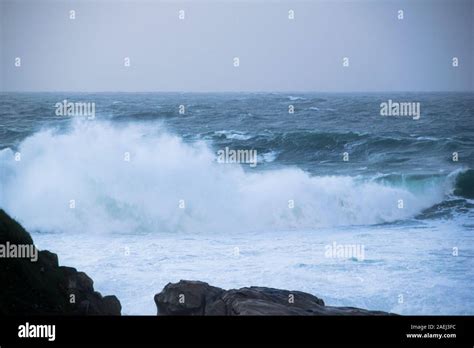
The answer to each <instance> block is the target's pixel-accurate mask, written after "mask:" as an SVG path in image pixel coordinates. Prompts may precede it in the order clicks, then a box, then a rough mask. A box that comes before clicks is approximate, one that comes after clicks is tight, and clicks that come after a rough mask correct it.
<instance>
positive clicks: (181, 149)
mask: <svg viewBox="0 0 474 348" xmlns="http://www.w3.org/2000/svg"><path fill="white" fill-rule="evenodd" d="M389 100H390V101H399V102H404V101H409V102H416V103H419V104H418V105H419V106H420V110H419V111H420V112H419V115H418V116H416V117H411V116H397V115H395V116H394V115H392V116H386V115H382V113H381V104H382V103H387V102H388V101H389ZM76 102H83V103H93V113H89V114H86V115H75V116H71V115H68V114H67V113H66V114H64V113H62V114H61V113H60V112H58V107H59V106H58V104H61V103H63V104H64V105H67V103H76ZM89 109H92V108H89ZM63 111H64V110H63ZM89 111H90V110H89ZM473 117H474V94H473V93H387V94H380V93H372V94H371V93H352V94H344V93H296V92H295V93H214V94H212V93H1V94H0V179H1V187H0V208H2V209H4V210H5V211H6V212H7V213H8V214H10V215H11V216H12V217H14V218H15V219H17V220H18V221H19V222H20V223H21V224H22V225H23V226H24V227H25V228H26V229H27V230H28V231H30V232H31V233H32V236H33V239H34V240H35V242H36V244H37V245H38V247H39V248H41V249H48V250H51V251H52V252H55V253H57V254H58V255H59V258H60V260H59V261H60V263H61V264H67V265H68V266H72V267H76V268H78V269H80V270H83V271H84V272H86V273H87V274H88V275H90V276H91V277H92V278H93V279H94V282H95V284H94V286H95V288H96V289H97V290H98V291H100V292H103V293H113V294H116V295H117V296H118V298H120V300H121V302H122V306H123V313H124V314H145V315H148V314H149V315H154V314H156V307H155V305H154V303H153V295H154V294H156V293H157V292H159V291H161V289H162V288H163V287H164V286H165V285H166V284H167V283H168V282H176V281H179V280H180V279H195V280H202V281H206V282H209V283H210V284H212V285H214V286H219V287H222V288H240V287H243V286H250V285H261V286H268V287H275V288H282V289H291V290H300V291H305V292H309V293H312V294H314V295H316V296H318V297H321V298H324V299H325V301H326V303H327V304H328V305H335V306H339V305H343V306H354V307H361V308H367V309H377V310H383V311H390V312H395V313H399V314H415V315H418V314H420V315H421V314H460V315H467V314H470V315H473V314H474V283H473V282H472V279H474V219H473V218H474V122H473ZM224 149H227V151H228V152H229V151H232V150H234V151H241V153H246V154H247V155H251V156H250V157H248V158H247V160H248V159H250V161H233V160H232V159H229V158H227V161H218V156H217V154H218V153H219V151H222V150H224ZM245 151H247V152H245ZM253 155H254V157H252V156H253Z"/></svg>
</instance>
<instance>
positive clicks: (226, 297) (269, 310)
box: [155, 280, 390, 315]
mask: <svg viewBox="0 0 474 348" xmlns="http://www.w3.org/2000/svg"><path fill="white" fill-rule="evenodd" d="M155 303H156V305H157V308H158V315H389V314H390V313H387V312H381V311H369V310H365V309H361V308H354V307H331V306H326V305H325V304H324V301H323V300H322V299H320V298H318V297H316V296H314V295H311V294H307V293H304V292H301V291H288V290H279V289H272V288H266V287H256V286H252V287H247V288H241V289H232V290H223V289H221V288H217V287H214V286H211V285H209V284H207V283H204V282H200V281H187V280H181V281H180V282H178V283H174V284H172V283H169V284H168V285H166V286H165V287H164V289H163V291H161V292H160V293H159V294H157V295H155Z"/></svg>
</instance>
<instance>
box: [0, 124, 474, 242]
mask: <svg viewBox="0 0 474 348" xmlns="http://www.w3.org/2000/svg"><path fill="white" fill-rule="evenodd" d="M348 136H350V137H356V138H357V137H359V136H360V135H357V134H352V135H348ZM19 151H20V152H21V153H22V161H21V162H15V161H14V160H13V156H14V153H13V151H12V150H10V149H4V150H2V151H0V160H1V161H0V163H1V166H2V168H1V170H2V173H3V174H4V175H3V192H2V195H1V197H0V206H1V207H3V208H5V209H6V210H7V211H8V212H9V213H10V214H12V215H13V216H15V217H16V218H18V219H19V220H20V221H21V222H22V223H23V224H24V225H25V227H26V228H28V229H31V230H40V231H71V232H88V233H98V232H124V233H132V232H160V231H173V232H206V231H220V232H223V233H226V232H231V231H234V230H239V231H240V230H242V231H253V230H271V229H279V230H283V229H285V230H286V229H294V228H297V229H303V228H318V227H323V226H345V225H365V224H378V223H384V222H391V221H396V220H401V219H406V218H410V217H413V216H415V215H416V214H418V213H419V212H421V211H422V210H424V209H426V208H428V207H430V206H433V205H434V204H437V203H440V202H441V201H442V200H443V197H444V196H445V192H446V185H447V181H446V180H447V179H446V180H444V181H443V180H441V179H440V182H439V183H438V184H435V185H425V186H420V187H418V188H414V187H412V185H405V184H402V185H394V184H393V183H392V184H390V183H387V182H382V181H380V180H379V181H367V180H359V179H357V178H353V177H349V176H319V177H318V176H310V175H309V174H308V173H306V172H305V171H303V170H300V169H298V168H287V169H279V170H271V171H270V170H267V171H258V166H257V170H256V171H249V170H244V169H243V168H242V167H241V166H240V165H232V164H229V165H227V164H218V163H216V161H215V153H214V152H213V151H212V150H211V149H210V147H209V145H207V144H206V143H205V142H203V141H196V142H193V143H185V142H183V140H182V139H181V138H180V137H178V136H176V135H173V134H170V133H169V132H167V131H166V130H165V129H163V128H162V126H159V125H150V124H147V125H144V124H134V125H130V124H119V125H112V124H110V123H105V122H99V121H97V122H93V123H87V122H84V123H80V122H78V123H76V124H74V126H73V127H72V128H71V129H70V130H69V131H68V132H66V133H64V132H56V131H54V130H44V131H40V132H38V133H36V134H34V135H32V136H30V137H29V138H27V139H25V140H24V141H23V142H22V143H21V144H20V146H19ZM126 152H129V153H130V162H127V161H124V154H125V153H126ZM274 155H275V154H272V155H267V156H268V157H267V160H272V158H271V156H274ZM470 173H471V174H469V175H467V177H466V179H460V180H461V183H460V184H459V185H460V186H459V187H458V188H461V189H462V188H466V187H469V185H470V184H471V183H472V172H470ZM72 199H74V200H75V204H76V207H75V209H70V208H69V203H70V200H72ZM400 199H403V201H404V205H405V208H404V209H399V208H398V207H397V202H398V201H399V200H400ZM180 200H184V201H185V205H186V208H185V209H180V208H179V201H180ZM289 200H294V206H295V207H294V208H293V209H290V208H289V207H288V202H289Z"/></svg>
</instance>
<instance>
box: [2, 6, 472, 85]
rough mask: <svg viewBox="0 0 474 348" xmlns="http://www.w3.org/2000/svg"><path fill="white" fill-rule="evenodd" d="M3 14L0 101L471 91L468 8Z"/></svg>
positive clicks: (6, 9)
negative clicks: (154, 94) (10, 97)
mask: <svg viewBox="0 0 474 348" xmlns="http://www.w3.org/2000/svg"><path fill="white" fill-rule="evenodd" d="M0 3H1V6H0V11H1V12H0V40H1V45H0V49H1V53H0V64H1V70H0V74H1V75H0V79H1V80H0V88H1V90H4V91H197V92H200V91H433V90H439V91H450V90H474V83H473V81H474V69H473V63H474V58H473V57H474V44H473V42H474V39H473V36H474V0H406V1H390V0H385V1H384V0H377V1H375V0H373V1H369V0H360V1H338V0H335V1H294V0H293V1H229V0H222V1H217V0H214V1H192V2H191V1H146V0H128V1H111V0H96V1H92V0H87V1H84V0H83V1H73V0H68V1H63V0H55V1H51V0H46V1H45V0H25V1H23V0H15V1H14V0H0ZM181 9H182V10H185V19H184V20H180V19H179V18H178V15H179V10H181ZM290 9H292V10H294V12H295V18H294V20H290V19H288V11H289V10H290ZM70 10H75V12H76V19H74V20H72V19H70V18H69V16H70ZM398 10H403V11H404V19H403V20H399V19H398V18H397V16H398ZM16 57H20V58H21V67H15V58H16ZM125 57H129V58H130V64H131V66H130V67H125V66H124V58H125ZM234 57H239V59H240V66H239V67H234V65H233V63H234V61H233V59H234ZM344 57H348V58H349V67H343V58H344ZM453 57H458V59H459V66H458V67H457V68H453V66H452V59H453Z"/></svg>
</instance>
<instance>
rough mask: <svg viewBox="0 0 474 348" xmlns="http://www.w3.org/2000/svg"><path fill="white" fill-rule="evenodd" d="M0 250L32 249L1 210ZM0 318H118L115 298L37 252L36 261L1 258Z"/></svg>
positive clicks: (22, 232)
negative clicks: (97, 289)
mask: <svg viewBox="0 0 474 348" xmlns="http://www.w3.org/2000/svg"><path fill="white" fill-rule="evenodd" d="M0 246H1V247H2V249H1V250H2V251H3V252H4V254H5V250H10V249H11V250H13V249H14V248H18V247H19V246H22V247H23V248H24V249H23V250H28V247H31V248H32V247H33V246H34V244H33V240H32V239H31V236H30V234H29V233H28V232H27V231H25V229H24V228H23V227H22V226H21V225H20V224H18V223H17V222H16V221H15V220H13V219H12V218H10V217H9V216H8V215H7V214H6V213H5V212H4V211H3V210H1V209H0ZM0 256H1V257H0V315H44V314H66V315H68V314H71V315H120V313H121V305H120V302H119V300H118V299H117V298H116V297H115V296H105V297H102V295H101V294H100V293H98V292H96V291H94V286H93V281H92V279H91V278H89V277H88V276H87V274H85V273H83V272H78V271H77V270H76V269H75V268H71V267H64V266H59V264H58V256H57V255H56V254H53V253H51V252H49V251H47V250H44V251H37V254H36V256H37V257H36V258H37V259H36V260H34V259H32V258H24V257H23V258H21V257H18V255H17V256H14V257H12V255H0Z"/></svg>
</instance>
